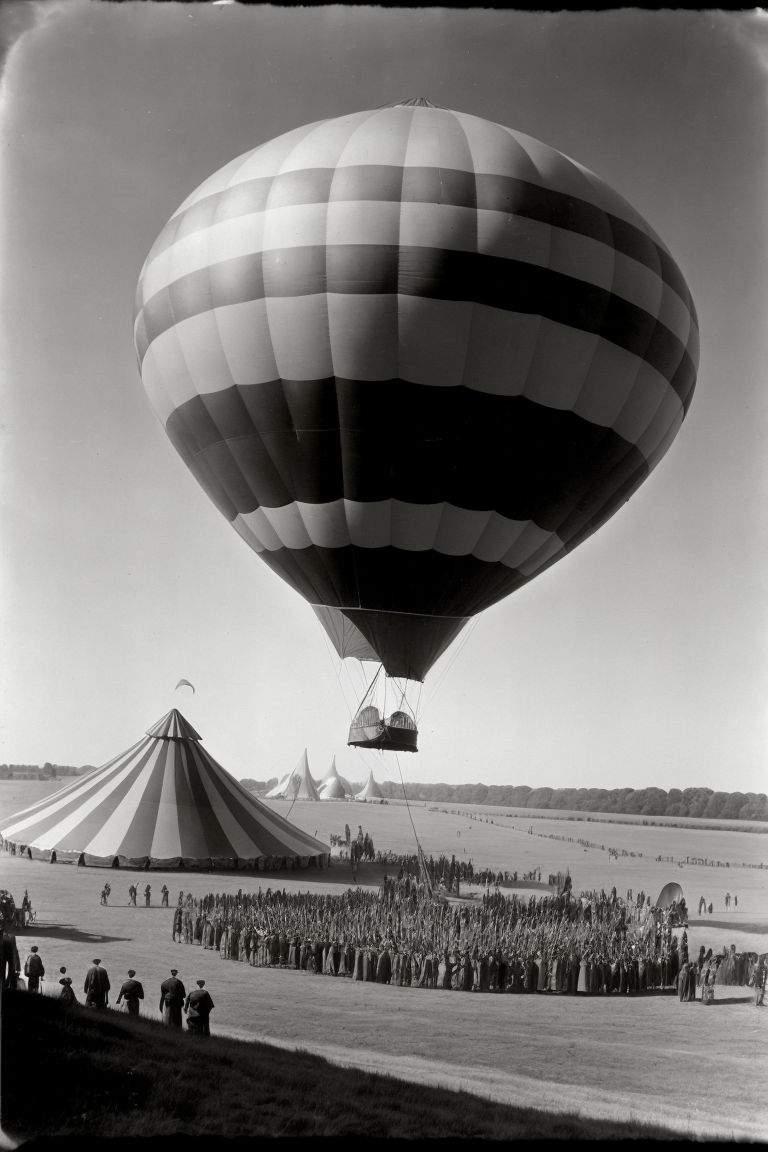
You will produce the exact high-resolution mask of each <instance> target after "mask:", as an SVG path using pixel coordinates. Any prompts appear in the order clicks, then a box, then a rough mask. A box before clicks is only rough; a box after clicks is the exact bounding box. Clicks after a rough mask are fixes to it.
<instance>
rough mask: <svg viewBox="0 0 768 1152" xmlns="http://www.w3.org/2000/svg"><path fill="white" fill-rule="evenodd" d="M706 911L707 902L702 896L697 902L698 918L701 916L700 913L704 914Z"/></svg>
mask: <svg viewBox="0 0 768 1152" xmlns="http://www.w3.org/2000/svg"><path fill="white" fill-rule="evenodd" d="M706 910H707V902H706V900H705V899H704V897H703V896H702V897H701V899H700V900H699V916H701V914H702V912H706Z"/></svg>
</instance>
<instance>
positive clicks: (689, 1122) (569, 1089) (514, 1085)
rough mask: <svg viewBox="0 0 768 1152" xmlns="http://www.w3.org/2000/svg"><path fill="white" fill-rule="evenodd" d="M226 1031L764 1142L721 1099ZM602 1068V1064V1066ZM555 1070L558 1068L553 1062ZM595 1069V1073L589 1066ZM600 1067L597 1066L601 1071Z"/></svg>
mask: <svg viewBox="0 0 768 1152" xmlns="http://www.w3.org/2000/svg"><path fill="white" fill-rule="evenodd" d="M226 1031H227V1034H228V1035H231V1036H234V1037H236V1038H238V1039H242V1040H261V1041H263V1042H264V1043H266V1044H276V1045H278V1046H279V1047H282V1048H289V1049H291V1050H297V1049H303V1050H305V1051H309V1052H315V1053H317V1054H318V1055H320V1056H324V1057H325V1058H326V1059H327V1060H330V1061H331V1063H333V1064H339V1065H341V1066H342V1067H345V1068H361V1069H363V1070H364V1071H366V1072H377V1073H380V1074H384V1075H387V1076H392V1077H394V1078H396V1079H398V1080H408V1081H410V1082H411V1083H415V1084H426V1085H432V1086H435V1087H440V1088H451V1089H454V1090H456V1091H459V1090H460V1091H463V1092H472V1093H473V1094H475V1095H477V1096H484V1097H487V1098H488V1099H490V1100H496V1101H498V1102H499V1103H501V1104H511V1105H515V1106H517V1107H523V1108H536V1109H540V1110H542V1111H545V1112H560V1113H568V1114H571V1115H578V1116H583V1117H592V1118H594V1119H599V1120H635V1121H637V1123H644V1124H648V1123H656V1124H659V1125H662V1126H664V1127H667V1128H671V1129H672V1130H673V1131H676V1132H680V1133H684V1134H691V1135H694V1136H697V1137H699V1138H701V1137H710V1138H712V1137H721V1138H726V1139H741V1140H745V1139H746V1140H765V1138H766V1134H768V1115H767V1114H766V1113H765V1111H764V1112H763V1114H762V1116H761V1115H760V1114H758V1115H754V1114H752V1115H749V1114H748V1115H747V1116H744V1117H736V1116H735V1115H734V1112H733V1110H732V1108H731V1107H730V1104H729V1102H728V1101H726V1100H725V1099H721V1102H720V1111H719V1112H718V1111H717V1109H713V1108H711V1107H708V1106H702V1104H701V1102H700V1101H698V1102H697V1101H691V1100H690V1098H689V1097H688V1095H687V1094H686V1095H685V1096H684V1098H683V1100H682V1101H678V1100H671V1101H670V1100H668V1099H663V1098H660V1095H659V1093H658V1090H653V1089H651V1091H648V1090H646V1091H644V1092H642V1091H638V1092H626V1091H624V1092H622V1091H613V1090H610V1089H605V1088H601V1087H595V1086H594V1085H589V1086H585V1085H584V1084H583V1083H579V1084H572V1083H563V1082H561V1081H558V1080H546V1079H539V1078H533V1077H531V1076H521V1075H516V1074H515V1073H513V1072H509V1071H507V1070H505V1069H504V1068H494V1067H489V1066H488V1065H485V1064H481V1065H477V1064H455V1063H452V1062H449V1061H447V1060H427V1059H424V1058H421V1057H417V1056H392V1055H388V1054H384V1053H382V1052H378V1051H372V1050H365V1049H358V1048H355V1049H354V1050H352V1051H350V1050H347V1049H344V1048H340V1047H338V1046H335V1045H328V1044H325V1045H315V1044H308V1043H295V1042H292V1041H286V1040H281V1039H279V1038H277V1037H275V1036H266V1035H258V1036H257V1035H254V1034H251V1033H249V1032H247V1031H246V1030H245V1029H242V1028H240V1029H238V1028H233V1029H227V1030H226ZM603 1067H604V1066H603ZM552 1071H553V1073H556V1072H557V1071H558V1069H557V1067H556V1064H555V1063H553V1069H552ZM593 1071H595V1069H594V1067H593ZM599 1071H600V1070H598V1072H599Z"/></svg>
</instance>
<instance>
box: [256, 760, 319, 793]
mask: <svg viewBox="0 0 768 1152" xmlns="http://www.w3.org/2000/svg"><path fill="white" fill-rule="evenodd" d="M267 796H268V798H269V799H270V800H319V799H320V797H319V795H318V793H317V785H316V784H315V781H314V780H313V779H312V774H311V772H310V771H309V759H308V757H307V750H306V748H305V749H304V751H303V753H302V754H301V756H300V757H299V762H298V764H297V765H296V767H295V768H294V770H293V772H291V773H290V774H289V775H288V776H284V777H283V779H282V780H281V781H280V783H279V784H278V786H277V788H273V789H272V791H271V792H268V793H267Z"/></svg>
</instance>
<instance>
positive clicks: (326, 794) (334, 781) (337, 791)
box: [320, 776, 347, 800]
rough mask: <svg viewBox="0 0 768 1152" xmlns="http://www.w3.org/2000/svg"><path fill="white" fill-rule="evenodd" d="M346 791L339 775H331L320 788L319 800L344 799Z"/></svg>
mask: <svg viewBox="0 0 768 1152" xmlns="http://www.w3.org/2000/svg"><path fill="white" fill-rule="evenodd" d="M346 796H347V793H346V791H345V789H344V785H343V784H342V782H341V778H340V777H339V776H332V777H331V779H330V780H329V781H328V782H327V784H323V785H322V787H321V788H320V799H321V800H345V799H346Z"/></svg>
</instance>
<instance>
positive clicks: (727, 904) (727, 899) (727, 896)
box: [725, 892, 731, 912]
mask: <svg viewBox="0 0 768 1152" xmlns="http://www.w3.org/2000/svg"><path fill="white" fill-rule="evenodd" d="M730 906H731V894H730V892H726V894H725V910H726V912H727V911H728V909H729V908H730Z"/></svg>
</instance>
